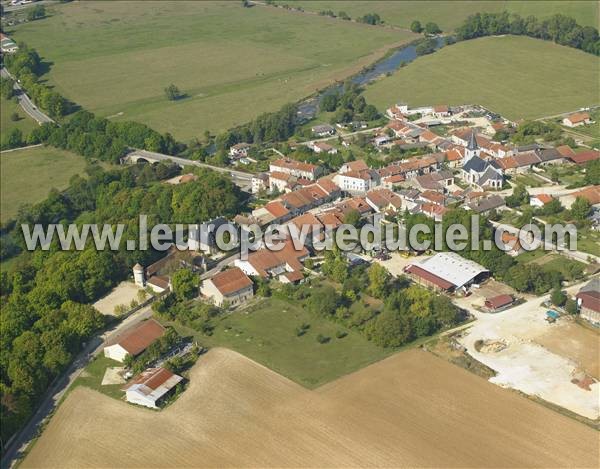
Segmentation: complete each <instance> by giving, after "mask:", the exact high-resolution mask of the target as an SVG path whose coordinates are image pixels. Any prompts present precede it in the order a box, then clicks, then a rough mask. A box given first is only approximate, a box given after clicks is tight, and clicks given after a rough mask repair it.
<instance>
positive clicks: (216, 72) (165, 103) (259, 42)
mask: <svg viewBox="0 0 600 469" xmlns="http://www.w3.org/2000/svg"><path fill="white" fill-rule="evenodd" d="M11 34H12V35H13V36H14V38H15V39H16V40H18V41H24V42H25V43H27V44H28V45H30V46H31V47H34V48H36V49H37V50H38V51H39V53H40V54H41V56H42V57H43V59H44V60H45V61H47V62H48V64H49V66H50V72H49V74H48V75H47V76H45V78H47V80H48V82H49V84H51V85H53V86H54V87H55V88H56V89H57V90H58V91H59V92H60V93H62V94H63V95H64V96H66V97H67V98H69V99H71V100H73V101H75V102H76V103H78V104H80V105H82V106H83V107H84V108H86V109H88V110H90V111H93V112H96V113H98V114H100V115H102V116H107V117H110V118H111V119H128V120H136V121H139V122H143V123H145V124H148V125H150V126H151V127H153V128H155V129H157V130H160V131H163V132H171V133H172V134H173V135H174V136H175V137H177V138H179V139H184V140H186V139H191V138H194V137H202V135H203V133H204V131H205V130H210V131H212V132H216V131H221V130H225V129H227V128H229V127H231V126H234V125H236V124H242V123H245V122H247V121H249V120H251V119H252V118H254V117H256V116H257V115H258V114H260V113H262V112H267V111H274V110H277V109H279V108H280V107H281V106H282V105H283V104H285V103H288V102H294V101H297V100H298V99H300V98H302V97H305V96H308V95H310V94H312V93H314V92H315V90H316V89H318V88H322V87H324V86H325V85H326V84H328V83H330V82H332V81H333V80H335V79H343V78H344V77H346V76H348V75H349V74H351V73H353V72H355V71H358V70H359V69H361V68H362V67H363V66H366V65H368V64H370V63H372V62H373V61H375V60H376V59H377V58H379V57H381V56H383V55H384V54H385V52H387V50H388V49H389V48H390V47H392V46H396V45H400V44H402V43H404V42H407V41H409V40H412V39H413V38H414V37H416V36H415V35H413V34H411V33H408V32H404V31H391V30H386V29H383V28H374V27H371V26H368V25H359V24H355V23H344V24H342V23H341V22H339V21H335V20H333V19H329V18H321V17H317V16H314V15H297V14H291V13H289V12H287V11H284V10H282V9H276V8H265V7H259V6H255V7H252V8H243V7H242V5H241V2H73V3H69V4H66V5H60V6H56V7H53V8H52V15H51V17H50V18H48V19H44V20H42V21H34V22H31V23H27V24H24V25H20V26H18V27H16V28H15V29H14V31H11ZM171 83H173V84H175V85H176V86H177V87H178V88H179V89H180V90H181V92H182V93H184V94H185V97H184V98H183V99H179V100H177V101H169V100H167V98H166V96H165V93H164V88H165V87H167V86H168V85H169V84H171Z"/></svg>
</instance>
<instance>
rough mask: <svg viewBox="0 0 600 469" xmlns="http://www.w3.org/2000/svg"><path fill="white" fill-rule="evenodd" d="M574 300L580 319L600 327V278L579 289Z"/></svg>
mask: <svg viewBox="0 0 600 469" xmlns="http://www.w3.org/2000/svg"><path fill="white" fill-rule="evenodd" d="M576 298H577V307H578V308H579V314H580V315H581V317H582V318H583V319H585V320H586V321H589V322H591V323H592V324H595V325H599V326H600V278H595V279H592V280H590V281H589V282H588V283H587V284H586V285H584V286H583V287H581V290H579V293H577V295H576Z"/></svg>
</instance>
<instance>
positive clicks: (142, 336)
mask: <svg viewBox="0 0 600 469" xmlns="http://www.w3.org/2000/svg"><path fill="white" fill-rule="evenodd" d="M164 333H165V328H164V327H163V326H161V325H160V324H159V323H158V322H156V321H155V320H154V319H149V320H147V321H144V322H142V323H141V324H139V325H138V326H136V327H134V328H133V329H130V330H128V331H126V332H125V333H124V334H123V335H121V336H120V337H119V338H118V339H117V341H116V342H115V343H113V344H111V345H108V346H106V347H104V356H105V357H107V358H111V359H113V360H116V361H118V362H121V363H122V362H123V361H124V360H125V357H126V356H127V355H132V356H134V357H135V356H136V355H139V354H140V353H142V352H143V351H144V350H146V349H147V348H148V346H149V345H150V344H151V343H152V342H154V341H155V340H156V339H159V338H160V337H162V336H163V334H164Z"/></svg>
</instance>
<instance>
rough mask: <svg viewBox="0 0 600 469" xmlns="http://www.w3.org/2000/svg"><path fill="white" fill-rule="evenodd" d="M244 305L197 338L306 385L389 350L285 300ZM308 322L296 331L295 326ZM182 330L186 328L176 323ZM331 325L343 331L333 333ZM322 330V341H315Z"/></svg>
mask: <svg viewBox="0 0 600 469" xmlns="http://www.w3.org/2000/svg"><path fill="white" fill-rule="evenodd" d="M257 301H258V303H257V304H256V305H254V306H252V307H251V308H250V309H249V310H245V311H237V312H234V313H232V314H229V315H227V316H224V317H223V318H222V319H220V320H219V321H217V322H216V327H215V329H214V331H213V335H212V336H206V335H202V334H198V335H197V340H198V342H199V343H200V344H203V345H207V346H209V347H226V348H230V349H232V350H235V351H236V352H239V353H241V354H243V355H246V356H247V357H249V358H251V359H253V360H256V361H257V362H259V363H261V364H263V365H265V366H266V367H268V368H270V369H272V370H274V371H276V372H277V373H280V374H282V375H284V376H286V377H287V378H290V379H291V380H293V381H296V382H297V383H300V384H301V385H303V386H306V387H308V388H315V387H317V386H320V385H322V384H324V383H327V382H329V381H331V380H333V379H336V378H338V377H340V376H343V375H345V374H348V373H351V372H352V371H355V370H358V369H360V368H362V367H364V366H366V365H368V364H370V363H373V362H375V361H378V360H381V359H382V358H384V357H386V356H388V355H389V354H391V353H392V352H393V351H394V350H386V349H383V348H381V347H378V346H376V345H374V344H373V343H371V342H369V341H367V340H366V339H365V338H364V337H363V336H361V335H360V334H359V333H358V332H355V331H351V330H349V329H347V328H345V327H343V326H341V325H338V324H335V323H334V322H332V321H330V320H327V319H325V318H319V317H317V316H315V315H313V314H310V313H309V312H307V311H305V310H304V309H302V308H300V307H298V306H295V305H293V304H291V303H288V302H285V301H282V300H278V299H275V298H268V299H257ZM304 323H306V324H310V328H309V329H308V331H307V332H306V334H304V335H302V336H300V337H298V336H297V335H296V328H298V327H300V326H301V325H302V324H304ZM177 328H178V329H179V330H180V332H181V333H182V334H183V335H189V334H190V333H193V331H192V330H191V329H187V328H181V327H179V326H177ZM337 331H344V332H347V333H348V335H347V336H346V337H344V338H341V339H338V338H336V332H337ZM319 334H322V335H324V336H327V337H330V341H329V342H328V343H326V344H321V343H319V342H317V340H316V337H317V336H318V335H319Z"/></svg>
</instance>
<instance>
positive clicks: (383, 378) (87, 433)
mask: <svg viewBox="0 0 600 469" xmlns="http://www.w3.org/2000/svg"><path fill="white" fill-rule="evenodd" d="M507 428H510V431H507ZM597 436H598V435H597V432H596V431H594V430H593V429H592V428H589V427H587V426H585V425H583V424H581V423H579V422H576V421H574V420H571V419H569V418H568V417H565V416H563V415H560V414H559V413H557V412H554V411H552V410H550V409H547V408H546V407H544V406H541V405H539V404H537V403H535V402H532V401H530V400H528V399H527V398H525V397H522V396H520V395H518V394H517V393H515V392H512V391H510V390H507V389H502V388H500V387H498V386H496V385H494V384H491V383H489V382H487V381H486V380H484V379H482V378H480V377H478V376H475V375H474V374H472V373H470V372H468V371H466V370H464V369H462V368H460V367H457V366H454V365H451V364H449V363H448V362H446V361H444V360H443V359H440V358H437V357H435V356H434V355H433V354H431V353H428V352H425V351H421V350H416V349H413V350H407V351H404V352H400V353H398V354H395V355H393V356H391V357H389V358H387V359H385V360H382V361H379V362H377V363H375V364H373V365H371V366H369V367H367V368H364V369H362V370H360V371H358V372H356V373H353V374H350V375H347V376H344V377H343V378H340V379H339V380H336V381H334V382H331V383H330V384H328V385H326V386H323V387H321V388H319V389H317V390H313V391H311V390H308V389H305V388H303V387H301V386H299V385H298V384H296V383H293V382H292V381H290V380H288V379H286V378H284V377H283V376H281V375H278V374H277V373H275V372H273V371H271V370H269V369H267V368H265V367H264V366H262V365H260V364H258V363H256V362H254V361H252V360H250V359H249V358H246V357H244V356H242V355H239V354H238V353H235V352H232V351H230V350H226V349H219V348H217V349H212V350H210V351H209V352H208V353H207V354H205V355H203V356H201V357H200V358H199V360H198V362H197V363H196V365H195V366H194V367H193V368H192V369H191V370H190V382H189V385H188V387H187V389H186V390H185V392H183V394H181V396H180V397H179V398H178V399H177V400H176V401H175V402H174V403H173V404H172V405H170V406H169V407H167V408H166V409H164V410H162V411H160V412H156V411H152V410H150V409H145V408H139V407H135V406H133V405H131V404H127V403H125V402H122V401H118V400H116V399H112V398H110V397H108V396H106V395H103V394H100V393H98V392H96V391H93V390H92V389H88V388H85V387H81V386H78V387H77V388H75V389H74V390H73V391H72V392H71V393H69V395H68V396H67V398H66V399H65V401H64V402H63V403H62V405H61V406H60V408H59V409H58V410H57V411H56V413H55V415H54V416H53V417H52V419H51V420H50V422H49V424H48V426H47V427H46V429H45V430H44V432H43V433H42V435H41V436H40V438H39V439H38V440H37V442H36V444H35V446H34V447H33V448H32V449H31V451H30V452H29V454H28V455H27V456H26V458H25V460H24V461H23V462H22V464H21V466H20V467H24V468H27V467H83V466H85V467H157V468H158V467H181V466H186V467H190V466H193V467H364V466H371V467H485V468H493V467H567V466H568V467H594V466H595V464H596V462H597V461H598V451H597ZM148 442H152V443H151V444H148Z"/></svg>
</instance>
